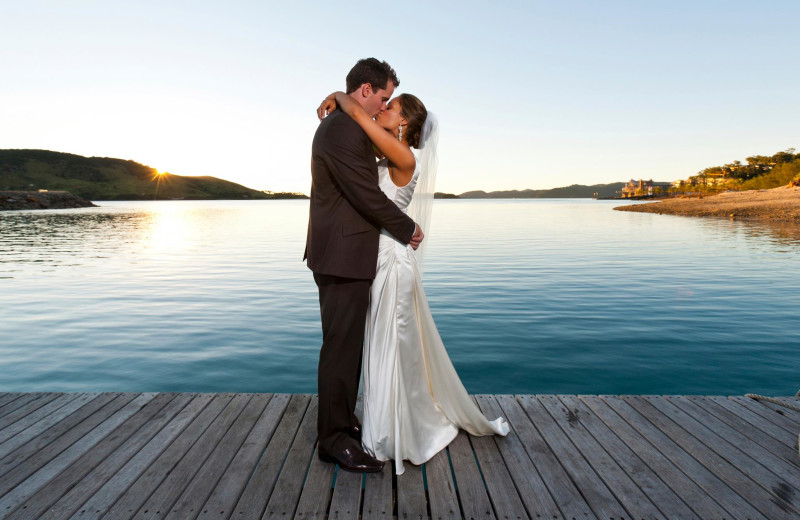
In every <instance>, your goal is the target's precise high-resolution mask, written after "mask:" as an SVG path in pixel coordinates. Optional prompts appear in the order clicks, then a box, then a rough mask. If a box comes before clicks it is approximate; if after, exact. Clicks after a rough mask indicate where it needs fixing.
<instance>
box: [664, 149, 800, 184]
mask: <svg viewBox="0 0 800 520" xmlns="http://www.w3.org/2000/svg"><path fill="white" fill-rule="evenodd" d="M745 161H746V162H745V163H743V162H741V161H733V162H731V163H728V164H723V165H721V166H711V167H709V168H705V169H703V170H700V172H698V173H697V175H693V176H691V177H689V179H688V180H687V181H685V182H684V185H683V186H680V187H676V188H674V191H677V192H685V191H704V192H708V191H721V190H731V189H732V190H742V191H744V190H757V189H771V188H778V187H780V186H786V185H788V184H789V183H792V182H795V183H796V182H800V153H795V149H794V148H789V149H787V150H784V151H780V152H777V153H775V154H773V155H752V156H750V157H747V158H746V159H745Z"/></svg>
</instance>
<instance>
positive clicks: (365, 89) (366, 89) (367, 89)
mask: <svg viewBox="0 0 800 520" xmlns="http://www.w3.org/2000/svg"><path fill="white" fill-rule="evenodd" d="M361 95H362V96H363V97H365V98H368V97H369V96H370V95H372V85H370V84H369V83H364V84H363V85H361Z"/></svg>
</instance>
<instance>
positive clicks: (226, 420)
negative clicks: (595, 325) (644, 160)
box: [0, 393, 800, 520]
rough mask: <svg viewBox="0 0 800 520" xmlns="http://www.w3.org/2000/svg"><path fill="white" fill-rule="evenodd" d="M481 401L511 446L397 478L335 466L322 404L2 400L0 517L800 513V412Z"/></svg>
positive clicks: (115, 396)
mask: <svg viewBox="0 0 800 520" xmlns="http://www.w3.org/2000/svg"><path fill="white" fill-rule="evenodd" d="M474 399H475V402H476V403H477V404H478V405H479V406H480V407H481V409H482V410H483V411H484V413H485V414H486V415H487V416H488V417H489V418H490V419H494V418H496V417H499V416H503V417H505V418H506V419H507V420H508V422H509V425H510V427H511V431H510V433H509V435H508V436H507V437H497V436H486V437H472V436H470V435H468V434H467V433H466V432H463V431H462V432H460V433H459V435H458V436H457V437H456V439H455V440H454V441H453V442H452V443H451V444H450V446H448V447H447V448H446V449H445V450H443V451H441V452H440V453H438V454H437V455H436V456H434V457H433V458H432V459H431V460H430V461H428V462H427V463H426V464H424V465H422V466H415V465H413V464H410V463H406V464H405V466H406V471H405V473H404V474H402V475H399V476H395V475H394V465H393V464H387V465H386V467H385V468H384V470H383V471H382V472H379V473H372V474H358V473H349V472H346V471H343V470H340V469H337V468H335V466H333V465H330V464H325V463H322V462H321V461H320V460H319V458H318V455H317V451H316V446H317V438H316V418H317V397H316V396H310V395H290V394H275V395H272V394H231V393H226V394H187V393H180V394H170V393H144V394H135V393H99V394H98V393H82V394H78V393H73V394H60V393H0V425H1V427H0V519H2V520H25V519H37V520H67V519H69V520H99V519H114V520H118V519H119V520H129V519H143V520H144V519H166V520H177V519H181V520H183V519H187V520H196V519H204V520H208V519H210V518H214V519H219V520H231V519H242V520H245V519H253V520H262V519H268V518H269V519H277V518H280V519H281V520H288V519H290V518H294V519H297V520H311V519H320V520H359V519H361V520H375V519H380V520H392V519H397V520H416V519H419V520H423V519H428V518H430V519H432V520H449V519H458V518H464V519H470V520H479V519H482V520H490V519H497V520H528V519H530V520H543V519H553V520H555V519H566V520H571V519H580V520H589V519H595V518H602V519H604V520H605V519H607V518H608V519H611V518H613V519H614V520H639V519H661V518H669V519H673V518H675V519H703V520H705V519H717V518H718V519H757V518H769V519H770V520H772V519H783V518H797V517H800V505H799V504H800V471H798V470H800V456H798V453H797V434H798V433H800V413H798V412H795V411H792V410H788V409H786V410H782V409H781V408H784V407H782V406H781V405H779V404H774V403H764V402H761V401H755V400H752V399H748V398H744V397H741V398H740V397H723V396H571V395H558V396H555V395H538V396H530V395H519V396H511V395H499V396H494V395H480V396H475V397H474ZM782 400H783V401H784V402H786V403H792V402H794V401H793V399H791V398H783V399H782Z"/></svg>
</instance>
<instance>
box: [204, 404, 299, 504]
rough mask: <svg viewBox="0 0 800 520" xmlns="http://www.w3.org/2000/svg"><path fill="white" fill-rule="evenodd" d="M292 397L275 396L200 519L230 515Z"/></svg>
mask: <svg viewBox="0 0 800 520" xmlns="http://www.w3.org/2000/svg"><path fill="white" fill-rule="evenodd" d="M290 398H291V396H290V395H289V394H278V395H275V396H273V397H272V399H271V400H270V401H269V404H267V406H266V408H265V409H264V412H263V413H262V414H261V417H259V418H258V421H256V424H255V425H254V426H253V429H252V430H251V431H250V434H249V435H248V436H247V438H246V439H245V441H244V443H243V444H242V446H241V448H239V451H238V452H237V453H236V455H235V457H234V458H233V460H232V461H231V463H230V464H229V465H228V468H227V470H226V471H225V474H223V475H222V477H221V478H220V480H219V482H218V483H217V485H216V486H215V487H214V490H213V491H212V493H211V496H209V497H208V500H206V503H205V504H204V505H203V507H202V512H201V513H200V516H199V517H198V518H211V517H213V518H219V517H220V516H229V515H230V513H231V511H232V510H233V508H234V507H235V505H236V502H237V501H238V500H239V497H240V496H241V495H242V492H243V491H244V488H245V486H246V485H247V480H248V478H249V477H250V475H251V474H253V470H254V469H255V467H256V464H257V462H258V459H259V457H260V456H261V454H262V453H263V452H264V450H265V449H266V447H267V443H269V442H270V440H271V439H272V437H273V435H274V434H275V431H276V430H277V427H278V423H279V421H280V420H281V417H282V416H283V413H284V412H285V411H286V408H287V406H288V404H289V399H290Z"/></svg>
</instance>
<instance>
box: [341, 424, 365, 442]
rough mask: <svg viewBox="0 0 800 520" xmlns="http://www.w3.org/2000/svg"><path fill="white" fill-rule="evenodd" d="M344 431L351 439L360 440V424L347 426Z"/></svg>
mask: <svg viewBox="0 0 800 520" xmlns="http://www.w3.org/2000/svg"><path fill="white" fill-rule="evenodd" d="M344 431H345V433H346V434H347V435H349V436H350V438H351V439H354V440H357V441H358V442H361V426H348V427H347V428H345V429H344Z"/></svg>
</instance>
